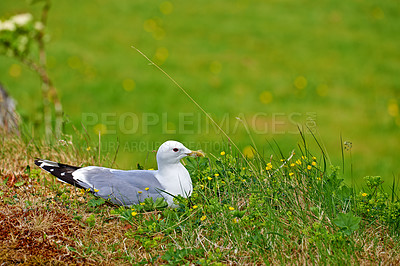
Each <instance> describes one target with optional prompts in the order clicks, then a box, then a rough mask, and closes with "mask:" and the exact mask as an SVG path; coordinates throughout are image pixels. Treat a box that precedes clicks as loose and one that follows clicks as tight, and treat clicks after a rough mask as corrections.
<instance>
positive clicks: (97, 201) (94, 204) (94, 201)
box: [88, 198, 106, 207]
mask: <svg viewBox="0 0 400 266" xmlns="http://www.w3.org/2000/svg"><path fill="white" fill-rule="evenodd" d="M105 202H106V201H105V200H104V199H103V198H97V199H91V200H90V201H89V202H88V205H89V206H90V207H97V206H100V205H102V204H104V203H105Z"/></svg>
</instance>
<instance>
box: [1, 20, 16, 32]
mask: <svg viewBox="0 0 400 266" xmlns="http://www.w3.org/2000/svg"><path fill="white" fill-rule="evenodd" d="M2 30H4V31H6V30H8V31H14V30H15V24H14V22H12V21H10V20H6V21H4V22H1V21H0V31H2Z"/></svg>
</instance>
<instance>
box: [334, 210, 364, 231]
mask: <svg viewBox="0 0 400 266" xmlns="http://www.w3.org/2000/svg"><path fill="white" fill-rule="evenodd" d="M360 221H361V218H360V217H357V216H354V215H353V214H352V213H339V214H338V216H337V217H336V218H335V219H334V220H333V223H334V224H335V225H336V226H337V227H339V228H340V230H341V231H343V232H344V233H345V234H346V235H351V234H352V233H353V232H354V231H356V230H357V229H358V228H359V224H360Z"/></svg>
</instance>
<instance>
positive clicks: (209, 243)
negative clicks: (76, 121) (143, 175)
mask: <svg viewBox="0 0 400 266" xmlns="http://www.w3.org/2000/svg"><path fill="white" fill-rule="evenodd" d="M1 142H2V145H1V147H0V157H1V160H0V161H1V165H0V166H1V172H0V175H1V184H0V186H1V192H0V215H1V221H2V222H1V223H0V238H1V239H0V240H1V241H0V243H1V244H0V245H1V246H0V250H1V251H0V261H1V262H2V263H10V264H13V263H23V262H25V263H50V262H52V263H61V264H67V263H68V264H71V263H76V264H99V263H106V264H132V263H133V264H146V263H157V264H172V265H175V264H185V263H195V264H202V265H206V264H207V265H208V264H214V265H222V264H249V263H253V264H269V263H273V264H288V263H301V264H304V263H319V264H344V263H345V264H348V263H352V264H378V263H382V264H398V263H399V262H400V256H399V251H400V247H399V235H398V229H399V226H400V204H399V194H398V193H399V187H398V180H395V182H394V181H393V182H394V183H393V184H392V186H391V188H392V191H390V193H385V191H384V190H383V189H382V186H381V180H380V179H379V178H378V177H369V178H367V179H365V180H364V183H363V186H362V188H359V189H357V190H354V189H353V188H351V187H349V186H346V185H345V184H344V183H343V176H342V174H341V171H338V169H336V168H335V167H332V166H331V165H329V164H328V163H327V160H326V157H325V156H318V157H315V156H314V155H313V154H314V153H316V154H318V153H319V152H316V151H314V150H310V149H308V148H307V146H306V145H303V146H301V147H300V150H301V152H298V153H296V154H293V153H288V154H280V153H279V152H277V153H274V154H268V155H267V156H263V157H261V156H255V158H254V159H252V160H247V161H246V160H244V159H243V158H242V157H240V156H237V155H235V154H236V153H235V151H232V150H231V149H229V148H226V149H225V150H223V151H221V152H220V153H215V154H208V156H207V158H204V159H187V160H185V164H186V167H187V169H188V170H189V172H190V174H191V176H192V179H193V184H194V192H193V195H192V196H191V197H190V198H189V199H188V200H185V199H178V202H179V203H180V204H179V208H176V209H169V208H167V209H157V206H154V204H152V203H151V202H150V201H145V202H143V203H142V204H141V205H137V206H132V208H120V207H115V206H109V205H107V204H105V203H104V201H102V200H98V199H96V198H94V197H93V196H92V195H91V194H88V193H85V192H84V191H80V190H77V189H74V188H72V187H71V186H68V185H65V184H61V183H60V182H57V181H55V180H54V178H53V177H51V176H49V175H47V174H45V173H43V172H42V171H40V170H39V169H37V168H36V167H34V164H33V158H34V157H46V158H52V159H54V160H57V161H62V162H64V163H69V164H73V165H82V163H83V164H84V165H87V164H99V165H103V166H112V164H113V157H114V156H113V155H111V156H109V157H108V158H104V157H102V158H99V157H98V152H97V150H96V147H92V148H91V149H90V150H87V149H86V147H80V146H78V145H76V144H74V143H72V142H71V143H64V142H55V143H53V144H51V145H49V144H43V143H39V142H37V141H34V140H32V139H26V140H23V139H21V138H19V137H13V136H5V135H1Z"/></svg>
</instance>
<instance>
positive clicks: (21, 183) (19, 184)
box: [14, 181, 25, 187]
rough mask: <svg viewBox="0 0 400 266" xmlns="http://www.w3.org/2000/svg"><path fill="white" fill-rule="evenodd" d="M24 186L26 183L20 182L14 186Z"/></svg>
mask: <svg viewBox="0 0 400 266" xmlns="http://www.w3.org/2000/svg"><path fill="white" fill-rule="evenodd" d="M24 184H25V181H19V182H17V183H15V184H14V186H16V187H20V186H23V185H24Z"/></svg>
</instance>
